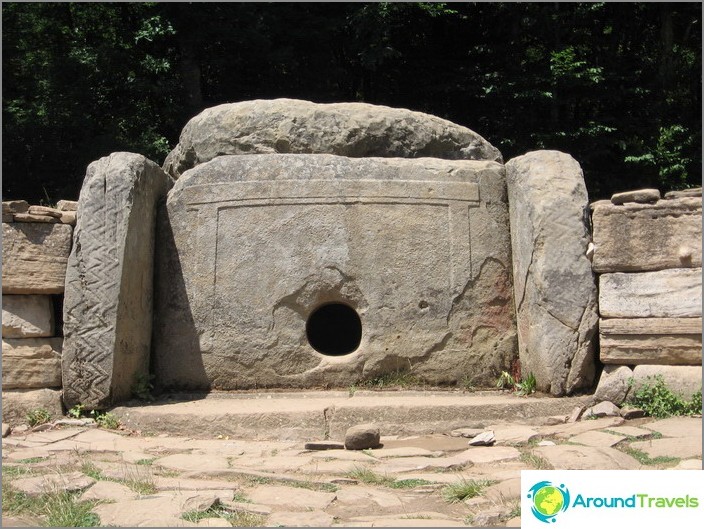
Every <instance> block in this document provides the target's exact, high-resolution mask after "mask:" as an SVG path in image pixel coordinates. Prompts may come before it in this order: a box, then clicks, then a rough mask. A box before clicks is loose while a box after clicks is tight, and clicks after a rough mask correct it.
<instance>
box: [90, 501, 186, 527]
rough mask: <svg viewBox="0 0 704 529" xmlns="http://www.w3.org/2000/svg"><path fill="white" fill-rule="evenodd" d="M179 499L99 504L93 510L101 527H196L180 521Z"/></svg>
mask: <svg viewBox="0 0 704 529" xmlns="http://www.w3.org/2000/svg"><path fill="white" fill-rule="evenodd" d="M181 503H182V499H181V498H180V497H175V496H174V497H149V498H140V499H137V500H127V501H120V502H117V503H110V504H101V505H97V506H96V507H94V508H93V512H94V513H95V514H97V515H98V516H99V517H100V523H101V524H102V525H106V526H108V525H112V526H117V527H196V526H197V525H196V524H195V523H192V522H188V521H186V520H183V519H181V517H180V516H181V514H182V513H183V511H182V509H181Z"/></svg>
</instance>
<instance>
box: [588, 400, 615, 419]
mask: <svg viewBox="0 0 704 529" xmlns="http://www.w3.org/2000/svg"><path fill="white" fill-rule="evenodd" d="M618 416H619V407H618V406H616V405H615V404H614V403H613V402H609V401H604V402H600V403H599V404H595V405H594V406H591V407H590V408H587V409H586V410H584V415H582V420H584V419H593V418H594V417H618Z"/></svg>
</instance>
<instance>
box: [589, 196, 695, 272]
mask: <svg viewBox="0 0 704 529" xmlns="http://www.w3.org/2000/svg"><path fill="white" fill-rule="evenodd" d="M592 224H593V234H594V246H595V247H594V259H593V263H592V264H593V267H594V271H595V272H598V273H610V272H640V271H648V270H663V269H667V268H690V267H701V266H702V264H701V263H702V203H701V199H698V198H680V199H673V200H661V201H659V202H657V203H656V204H626V205H624V206H614V205H611V204H609V205H604V204H600V205H598V206H597V207H595V208H594V213H593V215H592Z"/></svg>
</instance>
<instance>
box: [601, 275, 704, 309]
mask: <svg viewBox="0 0 704 529" xmlns="http://www.w3.org/2000/svg"><path fill="white" fill-rule="evenodd" d="M701 306H702V270H701V268H694V269H684V268H678V269H672V270H660V271H656V272H643V273H639V274H625V273H613V274H603V275H601V276H600V277H599V311H600V313H601V316H602V317H603V318H701V316H702V308H701Z"/></svg>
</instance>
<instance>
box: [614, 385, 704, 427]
mask: <svg viewBox="0 0 704 529" xmlns="http://www.w3.org/2000/svg"><path fill="white" fill-rule="evenodd" d="M645 380H646V381H645V382H644V383H643V384H642V385H641V386H640V387H638V389H636V390H635V392H633V390H631V391H632V396H631V397H630V398H629V399H628V403H629V404H631V405H632V406H635V407H636V408H640V409H642V410H643V411H644V412H645V413H646V414H647V415H649V416H651V417H656V418H658V419H663V418H665V417H671V416H673V415H698V414H701V413H702V391H701V390H699V391H698V392H696V393H695V394H694V395H692V398H691V399H690V400H686V399H685V398H683V397H682V395H680V394H677V393H674V392H673V391H672V390H671V389H670V388H668V387H667V385H666V384H665V380H664V379H663V378H662V375H656V376H655V377H651V376H648V377H646V379H645ZM628 382H629V385H630V386H631V387H633V386H634V384H635V381H634V379H633V378H631V379H630V380H629V381H628Z"/></svg>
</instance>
